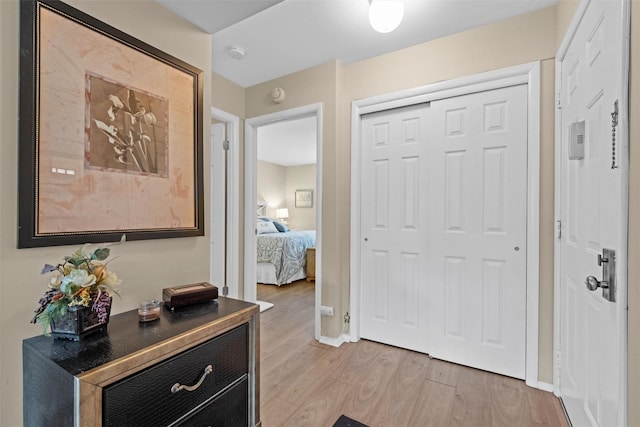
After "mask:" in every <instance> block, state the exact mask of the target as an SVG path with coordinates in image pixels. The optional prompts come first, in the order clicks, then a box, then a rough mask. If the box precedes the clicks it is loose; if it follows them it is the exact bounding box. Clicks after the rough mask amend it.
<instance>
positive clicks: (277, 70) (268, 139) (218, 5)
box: [156, 0, 558, 166]
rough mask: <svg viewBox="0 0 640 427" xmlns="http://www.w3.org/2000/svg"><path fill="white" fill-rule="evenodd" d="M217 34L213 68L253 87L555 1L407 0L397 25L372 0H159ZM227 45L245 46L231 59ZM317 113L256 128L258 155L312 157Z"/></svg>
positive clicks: (306, 160)
mask: <svg viewBox="0 0 640 427" xmlns="http://www.w3.org/2000/svg"><path fill="white" fill-rule="evenodd" d="M156 1H157V2H159V3H161V4H163V5H164V6H166V7H167V8H168V9H170V10H172V11H173V12H174V13H176V14H177V15H179V16H182V17H183V18H185V19H187V20H188V21H191V22H192V23H194V24H195V25H197V26H198V27H200V28H202V29H203V30H205V31H207V32H208V33H210V34H213V38H212V45H213V47H212V49H213V52H212V58H213V60H212V61H213V62H212V69H213V71H214V72H216V73H218V74H220V75H222V76H224V77H226V78H227V79H229V80H231V81H233V82H235V83H236V84H238V85H240V86H242V87H249V86H253V85H256V84H258V83H262V82H265V81H268V80H272V79H274V78H277V77H281V76H284V75H287V74H290V73H293V72H296V71H300V70H303V69H306V68H309V67H313V66H315V65H318V64H322V63H325V62H327V61H330V60H334V59H337V60H339V61H341V62H342V63H344V64H349V63H352V62H356V61H359V60H363V59H366V58H371V57H374V56H378V55H382V54H385V53H388V52H392V51H394V50H398V49H402V48H405V47H409V46H413V45H416V44H420V43H424V42H426V41H429V40H433V39H437V38H440V37H444V36H447V35H450V34H454V33H457V32H460V31H464V30H468V29H470V28H474V27H479V26H482V25H486V24H489V23H491V22H495V21H499V20H502V19H506V18H510V17H513V16H516V15H520V14H523V13H527V12H531V11H534V10H537V9H542V8H545V7H549V6H552V5H554V4H556V3H557V1H558V0H404V2H405V14H404V19H403V21H402V23H401V24H400V26H399V27H398V29H396V30H395V31H393V32H391V33H388V34H379V33H377V32H376V31H374V30H373V28H371V26H370V25H369V17H368V12H369V7H368V5H369V0H284V1H283V0H156ZM230 46H241V47H242V48H244V49H245V52H246V55H245V57H244V59H242V60H237V59H233V58H232V57H231V56H230V55H228V53H227V49H228V48H229V47H230ZM315 132H316V131H315V119H313V123H311V120H310V119H304V120H294V121H285V122H280V123H276V124H273V125H270V126H265V127H263V128H260V129H259V133H258V158H259V159H260V160H264V161H269V162H272V163H277V164H281V165H284V166H291V165H300V164H310V163H315V144H316V141H315V136H316V133H315Z"/></svg>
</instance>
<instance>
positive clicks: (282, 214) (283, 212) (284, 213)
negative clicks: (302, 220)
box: [276, 208, 289, 218]
mask: <svg viewBox="0 0 640 427" xmlns="http://www.w3.org/2000/svg"><path fill="white" fill-rule="evenodd" d="M276 218H289V209H287V208H282V209H276Z"/></svg>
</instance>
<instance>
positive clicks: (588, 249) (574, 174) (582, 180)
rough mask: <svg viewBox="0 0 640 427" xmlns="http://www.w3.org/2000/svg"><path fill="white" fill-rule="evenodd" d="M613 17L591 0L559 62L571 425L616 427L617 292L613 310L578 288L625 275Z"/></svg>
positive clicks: (619, 52)
mask: <svg viewBox="0 0 640 427" xmlns="http://www.w3.org/2000/svg"><path fill="white" fill-rule="evenodd" d="M622 16H623V2H622V1H621V0H609V1H600V0H594V1H591V2H590V3H589V4H588V6H587V9H586V11H585V14H584V16H583V18H582V21H581V23H580V24H579V26H578V27H577V31H576V33H575V34H574V37H573V39H572V41H571V42H570V43H569V45H568V49H567V51H566V54H565V55H564V57H563V58H562V61H561V63H560V70H561V88H560V89H561V102H560V108H561V110H560V111H561V113H560V115H561V120H560V124H559V126H560V129H561V135H562V148H561V154H560V155H561V159H558V160H560V162H561V176H560V177H559V179H560V181H559V185H560V193H561V194H560V200H561V206H560V218H559V219H560V220H561V224H562V232H561V236H560V242H559V246H560V266H559V286H560V292H559V297H560V304H559V311H560V340H559V342H560V348H559V349H558V351H559V352H560V369H559V391H560V397H561V398H562V401H563V403H564V405H565V407H566V409H567V413H568V415H569V417H570V419H571V421H572V423H573V425H574V426H580V427H582V426H602V427H613V426H622V425H624V423H625V416H626V415H625V412H626V406H625V401H626V396H625V392H624V389H625V384H624V378H625V375H626V364H625V357H624V351H625V350H624V348H625V346H624V343H625V334H626V320H625V307H626V289H625V287H626V284H625V283H618V289H617V290H615V291H613V292H612V294H613V296H614V297H615V299H616V301H615V302H612V301H608V300H607V299H605V298H603V290H602V288H597V290H594V291H591V290H589V289H587V285H586V281H587V277H588V276H592V278H591V280H590V282H591V284H592V285H597V282H595V281H594V279H595V280H598V281H600V280H603V271H604V270H605V267H606V268H608V267H613V263H614V262H615V263H617V264H618V267H617V268H616V269H615V271H614V275H613V277H614V278H615V279H616V280H615V281H617V282H619V281H618V280H617V279H619V278H620V268H626V265H625V260H624V258H623V257H621V256H620V255H621V254H623V253H624V246H625V245H626V240H625V239H624V238H623V235H624V233H625V230H626V225H625V221H624V220H623V214H622V212H623V210H624V209H625V206H626V195H625V193H624V188H625V182H626V172H625V167H622V168H621V167H620V165H621V163H622V162H623V161H624V160H625V157H623V156H625V152H624V150H622V149H621V147H623V146H624V145H623V142H624V141H623V140H622V137H624V135H625V133H624V132H621V130H622V129H621V127H622V123H618V125H617V126H612V125H614V123H612V120H613V119H615V103H616V101H618V111H619V112H621V110H622V108H626V106H624V105H623V103H622V101H623V98H622V96H621V95H622V88H623V60H624V55H626V53H624V49H623V48H624V46H625V43H624V38H623V37H624V30H623V28H624V25H623V19H622ZM612 113H613V114H614V116H612ZM572 128H573V133H574V134H575V135H574V136H573V137H572ZM582 128H583V129H584V130H583V131H582ZM613 132H615V135H616V140H615V143H614V141H613V135H612V133H613ZM578 135H581V136H578ZM572 140H573V141H575V142H572ZM570 157H571V158H570ZM605 249H612V250H614V251H615V253H616V256H607V255H605V256H604V259H603V260H601V261H600V264H602V266H599V265H598V262H599V259H598V256H599V255H600V256H601V257H603V250H605ZM607 261H608V262H607ZM604 280H607V279H604Z"/></svg>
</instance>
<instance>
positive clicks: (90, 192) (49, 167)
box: [18, 0, 204, 248]
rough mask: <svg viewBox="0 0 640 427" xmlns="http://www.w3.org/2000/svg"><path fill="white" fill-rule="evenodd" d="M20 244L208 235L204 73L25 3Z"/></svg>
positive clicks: (103, 27) (59, 8) (55, 6)
mask: <svg viewBox="0 0 640 427" xmlns="http://www.w3.org/2000/svg"><path fill="white" fill-rule="evenodd" d="M20 21H21V24H20V28H21V30H20V31H21V33H20V45H21V48H20V52H21V60H20V75H21V78H20V148H19V151H20V163H19V189H18V191H19V224H18V247H19V248H26V247H36V246H54V245H66V244H78V243H97V242H106V241H117V240H119V239H120V236H121V235H122V234H126V236H127V240H141V239H158V238H169V237H187V236H202V235H204V203H203V196H204V191H203V170H202V127H203V123H202V115H203V73H202V71H201V70H199V69H197V68H195V67H193V66H191V65H189V64H187V63H185V62H183V61H181V60H179V59H177V58H175V57H173V56H171V55H169V54H167V53H165V52H162V51H160V50H158V49H156V48H155V47H153V46H150V45H148V44H146V43H144V42H142V41H140V40H138V39H135V38H133V37H131V36H130V35H128V34H126V33H123V32H122V31H120V30H117V29H116V28H113V27H111V26H109V25H107V24H105V23H104V22H102V21H99V20H97V19H95V18H93V17H91V16H89V15H87V14H85V13H84V12H81V11H79V10H77V9H75V8H73V7H71V6H69V5H67V4H65V3H63V2H61V1H57V0H25V1H21V2H20Z"/></svg>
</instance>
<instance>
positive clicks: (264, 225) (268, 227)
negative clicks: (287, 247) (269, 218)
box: [256, 221, 278, 234]
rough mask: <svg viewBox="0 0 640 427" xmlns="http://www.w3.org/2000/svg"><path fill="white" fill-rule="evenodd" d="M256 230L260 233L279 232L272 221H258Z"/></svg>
mask: <svg viewBox="0 0 640 427" xmlns="http://www.w3.org/2000/svg"><path fill="white" fill-rule="evenodd" d="M256 230H258V234H267V233H278V229H277V228H276V226H275V225H273V223H272V222H266V221H258V222H257V223H256Z"/></svg>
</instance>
